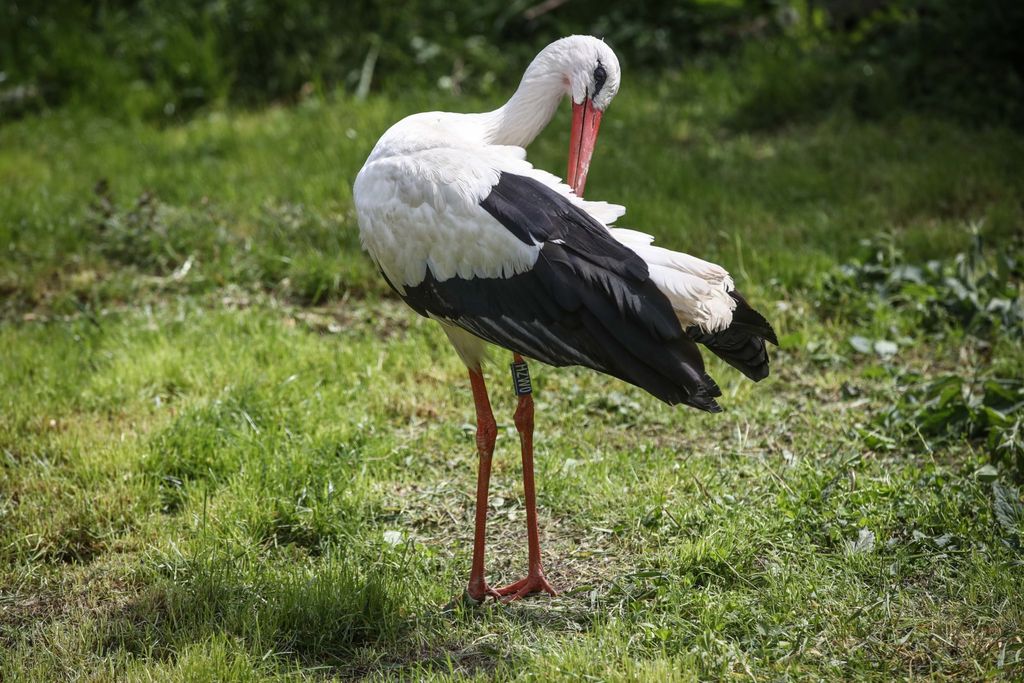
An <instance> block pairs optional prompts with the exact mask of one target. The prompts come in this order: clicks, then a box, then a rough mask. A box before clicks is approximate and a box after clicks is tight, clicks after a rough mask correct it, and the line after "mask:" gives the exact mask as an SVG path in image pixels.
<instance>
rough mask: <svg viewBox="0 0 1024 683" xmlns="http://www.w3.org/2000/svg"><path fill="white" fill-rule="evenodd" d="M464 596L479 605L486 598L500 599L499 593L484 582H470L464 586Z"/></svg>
mask: <svg viewBox="0 0 1024 683" xmlns="http://www.w3.org/2000/svg"><path fill="white" fill-rule="evenodd" d="M465 597H466V599H467V600H468V601H469V602H471V603H472V604H474V605H479V604H481V603H482V602H483V601H484V600H486V599H487V598H494V599H495V600H498V599H500V598H501V593H499V592H498V591H496V590H494V589H493V588H491V587H490V586H489V585H487V583H486V582H481V583H470V584H469V586H467V587H466V593H465Z"/></svg>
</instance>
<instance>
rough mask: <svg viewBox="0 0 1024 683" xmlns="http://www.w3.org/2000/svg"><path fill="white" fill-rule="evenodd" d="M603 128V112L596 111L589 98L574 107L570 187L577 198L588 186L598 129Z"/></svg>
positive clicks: (570, 155)
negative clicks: (588, 175) (584, 187)
mask: <svg viewBox="0 0 1024 683" xmlns="http://www.w3.org/2000/svg"><path fill="white" fill-rule="evenodd" d="M600 127H601V112H600V111H598V110H597V109H594V101H593V100H591V99H590V98H589V97H588V98H587V99H586V100H584V101H583V102H581V103H580V104H576V103H575V102H573V105H572V134H571V135H570V136H569V186H570V187H572V189H573V192H575V193H576V196H577V197H582V196H583V186H584V185H586V184H587V172H588V171H589V170H590V157H591V156H593V155H594V145H595V144H597V129H598V128H600Z"/></svg>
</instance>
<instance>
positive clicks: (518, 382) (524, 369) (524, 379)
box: [509, 360, 533, 396]
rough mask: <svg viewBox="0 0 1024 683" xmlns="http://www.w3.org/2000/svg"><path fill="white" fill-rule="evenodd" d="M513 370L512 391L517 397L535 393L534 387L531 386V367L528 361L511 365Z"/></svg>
mask: <svg viewBox="0 0 1024 683" xmlns="http://www.w3.org/2000/svg"><path fill="white" fill-rule="evenodd" d="M509 367H510V368H512V389H513V390H514V391H515V392H516V396H525V395H527V394H532V393H533V386H532V385H531V384H530V366H528V365H527V364H526V361H523V360H520V361H516V362H514V363H511V364H510V365H509Z"/></svg>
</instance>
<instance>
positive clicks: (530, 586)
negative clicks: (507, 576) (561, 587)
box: [498, 571, 558, 603]
mask: <svg viewBox="0 0 1024 683" xmlns="http://www.w3.org/2000/svg"><path fill="white" fill-rule="evenodd" d="M541 592H544V593H547V594H548V595H551V596H555V595H558V591H556V590H555V589H554V588H552V587H551V584H550V583H548V580H547V579H545V578H544V574H543V572H539V571H538V572H536V573H530V574H527V575H526V578H525V579H519V580H518V581H516V582H515V583H510V584H509V585H507V586H504V587H502V588H499V589H498V594H499V595H500V596H501V601H502V602H504V603H509V602H513V601H515V600H519V599H521V598H525V597H526V596H528V595H533V594H534V593H541Z"/></svg>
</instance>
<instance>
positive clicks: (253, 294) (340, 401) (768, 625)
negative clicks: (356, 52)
mask: <svg viewBox="0 0 1024 683" xmlns="http://www.w3.org/2000/svg"><path fill="white" fill-rule="evenodd" d="M739 87H740V86H739V85H737V84H736V83H735V82H734V81H732V80H730V79H729V77H728V74H726V73H722V72H715V71H710V72H702V71H699V70H696V69H693V70H690V71H687V72H684V73H683V74H679V75H670V76H667V77H666V78H665V79H663V80H661V81H660V82H658V83H655V82H648V83H642V82H641V83H637V84H635V85H627V88H626V90H624V92H623V93H622V95H621V97H620V99H619V100H618V101H616V103H615V104H614V105H613V108H612V109H611V111H610V112H609V114H608V116H607V117H606V123H605V126H604V128H603V133H602V139H601V142H600V143H599V148H598V152H597V159H596V161H595V165H594V172H593V174H592V177H591V183H590V185H589V187H588V190H589V192H591V193H592V196H594V197H601V198H607V199H609V200H613V201H620V202H622V203H624V204H626V205H627V206H628V207H629V209H630V211H629V214H628V215H627V220H625V221H623V224H624V225H628V226H635V227H638V228H640V229H644V230H648V231H651V232H655V233H657V234H658V235H659V241H660V243H662V244H665V245H667V246H670V247H674V248H678V249H684V250H689V251H692V252H694V253H697V254H699V255H701V256H704V257H706V258H710V259H713V260H717V261H719V262H721V263H723V264H724V265H726V266H727V267H729V268H730V270H732V271H733V272H734V274H736V276H737V279H738V280H739V282H740V285H741V287H742V288H743V289H744V290H745V291H746V292H747V293H748V295H749V297H750V298H751V299H752V300H753V301H754V302H756V304H757V305H758V307H759V308H760V309H762V310H763V311H764V312H765V313H766V314H768V316H769V317H770V318H771V319H772V320H773V321H774V322H775V323H776V328H777V329H778V330H779V332H780V336H781V338H782V342H783V344H782V348H781V349H780V350H778V351H777V352H776V353H775V357H774V364H773V377H772V378H771V379H769V380H768V381H766V382H764V383H762V384H759V385H752V384H750V383H748V382H745V381H741V380H740V379H739V378H738V377H737V375H736V373H735V372H732V371H731V370H729V369H728V368H726V367H725V366H724V365H723V364H721V363H718V362H714V363H712V368H711V369H712V374H714V375H715V376H716V377H717V378H718V379H719V380H720V383H721V385H722V388H723V391H724V393H725V395H724V397H723V400H722V403H723V404H724V405H725V406H726V408H727V412H726V413H725V414H723V415H716V416H711V415H704V414H698V413H696V412H695V411H686V410H679V409H671V408H668V407H666V406H662V405H660V404H658V403H657V402H656V401H655V400H653V399H652V398H650V397H648V396H646V395H644V394H642V393H641V392H639V391H638V390H635V389H632V388H630V387H627V386H626V385H623V384H621V383H619V382H617V381H614V380H611V379H608V378H604V377H599V376H596V375H594V374H593V373H589V372H584V371H577V370H571V369H569V370H566V369H563V370H553V369H549V368H543V367H535V368H534V375H535V379H536V385H537V394H536V396H537V401H538V439H537V441H538V445H537V451H538V452H537V461H538V464H537V467H538V473H537V474H538V481H539V492H538V494H539V505H540V517H541V524H542V542H543V548H544V552H545V560H546V565H547V568H548V574H549V578H550V579H551V580H552V581H553V582H554V583H555V584H556V585H557V586H559V587H561V588H562V589H564V590H565V593H564V595H563V596H562V597H559V598H557V599H547V598H538V599H533V600H529V601H526V602H523V603H522V604H517V605H512V606H508V607H505V606H497V605H488V606H485V607H483V608H480V609H464V608H458V609H455V610H454V611H446V610H445V609H444V606H445V605H446V604H447V603H448V602H449V600H450V599H451V598H452V597H453V596H456V595H458V594H459V593H460V591H461V590H462V587H463V585H464V583H465V580H466V577H467V575H468V568H469V551H470V548H469V544H470V540H471V532H472V528H471V520H472V494H473V485H474V482H475V454H474V445H473V444H474V441H473V428H472V422H473V416H472V404H471V400H470V396H469V389H468V383H467V382H466V381H465V377H464V375H465V371H464V368H462V367H461V365H460V364H459V361H458V360H457V358H456V356H455V355H454V353H453V352H452V351H451V350H450V349H449V348H448V345H447V342H446V341H445V340H444V337H443V335H442V334H441V333H440V331H439V330H438V329H437V328H436V326H435V325H433V323H431V322H429V321H426V320H423V319H420V318H417V317H416V316H415V315H414V314H413V313H412V312H411V311H409V310H407V309H406V308H405V307H404V306H403V305H402V304H401V303H400V302H397V301H395V300H394V299H392V298H390V297H389V296H388V295H387V294H386V293H385V288H384V287H383V286H382V283H381V282H380V281H379V280H378V278H377V277H376V276H375V274H374V273H373V271H372V268H371V267H370V265H369V263H368V261H367V260H366V258H365V257H364V256H363V255H361V254H360V253H359V251H358V238H357V234H356V227H355V220H354V216H353V212H352V207H351V189H350V187H351V182H352V179H353V177H354V175H355V173H356V171H357V170H358V168H359V167H360V165H361V164H362V161H363V159H364V158H365V155H366V154H367V153H368V151H369V149H370V147H371V146H372V144H373V142H374V141H375V139H376V137H377V136H378V135H379V134H380V133H381V132H382V131H383V130H384V129H385V128H386V127H387V125H389V124H390V123H391V122H392V121H394V120H395V119H397V118H399V117H400V116H402V115H404V114H406V113H409V112H412V111H418V110H422V109H426V108H431V107H437V108H457V109H463V110H470V109H474V108H482V107H484V106H491V105H493V104H494V103H493V102H488V103H483V102H476V101H470V102H466V101H460V100H452V99H444V98H437V97H434V96H427V95H412V96H410V97H408V98H403V99H402V100H392V99H386V98H376V99H373V98H371V99H370V100H368V101H366V102H363V103H359V102H354V101H351V100H348V99H339V100H328V101H320V100H313V101H310V102H308V103H306V104H305V105H302V106H300V107H298V108H295V109H268V110H265V111H259V112H229V113H214V114H210V115H209V116H206V117H203V118H198V119H195V120H193V121H191V122H189V123H186V124H182V125H180V126H174V127H167V128H156V127H149V126H143V125H126V124H115V123H111V122H109V121H104V120H99V119H94V118H88V117H84V116H81V115H76V114H75V113H73V112H56V113H52V114H49V115H46V116H41V117H38V118H33V119H26V120H24V121H21V122H18V123H15V124H11V125H7V126H5V127H4V128H2V129H0V181H2V182H0V246H2V247H3V248H2V249H0V291H2V292H3V296H4V298H3V304H2V316H3V318H2V320H0V348H2V349H4V351H3V356H2V359H3V362H2V363H0V388H2V392H0V678H2V679H4V680H40V681H44V680H45V681H49V680H55V679H71V678H76V679H77V678H85V679H87V680H154V679H155V680H182V679H189V680H264V679H268V678H281V679H291V680H322V679H325V678H326V679H332V678H337V679H346V678H352V677H368V678H370V679H374V680H376V679H403V678H404V679H411V678H418V677H424V678H434V679H438V680H462V679H466V678H473V677H477V678H481V679H490V678H497V679H511V678H519V679H526V680H557V679H566V680H568V679H572V680H576V679H579V678H584V677H591V678H594V679H599V680H636V679H645V680H670V679H682V680H691V679H694V680H695V679H701V680H704V679H714V678H754V679H758V680H761V679H764V680H767V679H777V678H783V677H794V678H795V677H800V678H817V679H828V680H834V679H837V678H858V679H875V680H892V679H894V678H919V677H934V678H940V679H942V678H947V679H949V678H971V679H978V678H1005V679H1014V678H1018V677H1019V676H1020V675H1021V674H1022V672H1024V643H1022V641H1021V634H1022V633H1024V599H1022V598H1021V597H1020V596H1021V595H1022V594H1024V571H1022V570H1024V566H1022V555H1021V550H1020V548H1021V535H1020V534H1019V533H1018V534H1017V535H1016V536H1015V535H1014V531H1013V528H1012V520H1010V522H1006V520H1004V519H1002V518H1000V517H999V516H998V515H997V514H996V512H997V510H996V508H994V503H995V499H996V497H997V496H996V492H997V490H998V491H1002V492H1004V493H1005V492H1007V491H1009V492H1012V495H1014V496H1016V495H1017V494H1016V490H1015V489H1014V488H1013V485H1012V471H1011V470H1010V469H1008V468H1007V466H1006V464H1005V463H1002V464H999V467H1000V468H1001V469H1000V470H999V473H998V474H997V475H996V476H997V481H996V482H995V484H993V483H991V482H990V481H989V479H990V478H991V475H990V474H987V473H986V474H984V475H983V476H979V475H977V474H976V470H978V468H979V467H980V466H982V465H983V464H985V463H987V462H988V455H987V452H986V451H985V448H984V445H983V443H982V442H979V441H978V440H976V439H970V438H967V437H955V438H951V439H945V440H941V441H939V440H934V441H932V440H925V439H924V438H923V437H922V438H921V439H918V440H914V439H910V440H905V439H897V438H896V436H895V435H892V438H890V439H889V440H888V441H885V440H881V441H880V440H879V439H878V438H877V431H878V429H879V427H878V425H879V418H880V416H882V415H884V414H885V413H886V411H887V410H889V409H890V407H891V406H892V405H893V404H894V403H895V402H896V401H898V400H899V397H900V395H901V394H902V393H903V392H904V390H905V385H906V379H905V377H906V376H907V375H908V373H917V374H920V375H921V376H924V377H931V376H938V375H941V374H943V373H971V374H973V375H978V374H984V373H989V372H997V373H1001V374H1002V376H1006V377H1014V376H1019V373H1020V372H1021V370H1022V368H1024V355H1022V350H1021V341H1020V336H1019V334H1015V333H1014V330H1012V329H1009V330H1004V329H1000V328H997V329H996V330H994V331H993V332H991V333H990V334H989V335H987V336H986V337H985V338H984V339H978V338H976V337H974V336H971V335H967V334H965V333H964V332H963V331H962V330H960V329H958V328H957V327H956V326H955V325H949V324H946V325H944V326H943V327H941V329H939V330H938V331H936V330H935V329H933V328H927V327H923V326H921V325H920V322H921V318H920V316H919V315H917V314H916V313H914V311H908V310H905V309H903V308H894V307H893V306H890V305H889V304H888V303H886V302H884V301H882V300H880V299H877V300H872V299H870V296H867V295H863V294H859V295H858V296H856V297H851V298H850V299H849V300H843V299H840V300H838V304H837V300H836V299H835V298H834V297H833V298H828V297H826V296H825V295H824V294H823V292H824V291H826V290H824V289H823V288H822V286H821V284H820V283H821V282H822V281H823V280H825V279H826V276H827V274H828V273H832V272H834V270H835V268H836V266H837V265H838V264H839V263H841V262H843V261H845V260H847V259H849V258H851V257H853V256H854V255H857V254H859V253H861V251H862V250H863V247H862V246H861V245H860V242H861V240H863V239H866V238H875V237H876V236H877V235H879V234H884V235H887V236H888V239H889V240H891V241H892V243H894V244H896V245H898V246H899V248H900V249H902V251H903V252H904V254H905V258H906V259H907V260H908V261H910V262H913V263H919V262H923V261H925V260H927V259H930V258H939V259H949V258H951V257H952V255H953V254H954V253H956V252H958V251H961V250H965V249H967V248H968V246H969V245H970V242H971V239H972V237H971V236H972V227H971V226H975V227H977V226H979V225H980V226H981V228H980V229H981V232H982V234H983V235H984V237H985V239H986V240H988V242H989V243H990V244H997V245H1000V246H1001V247H1004V248H1005V245H1006V244H1008V242H1009V241H1010V238H1011V237H1013V236H1014V235H1019V234H1020V232H1021V226H1022V223H1024V207H1022V205H1021V201H1020V198H1021V197H1022V196H1024V174H1022V173H1021V171H1020V165H1019V159H1020V158H1021V157H1022V154H1024V138H1022V137H1021V136H1020V135H1019V134H1015V133H1012V132H1009V131H1006V130H998V129H993V130H981V131H979V130H967V129H963V128H959V127H956V126H953V125H951V124H948V123H942V122H939V121H935V120H931V119H929V118H926V117H920V116H899V117H894V118H893V119H891V120H887V121H884V122H876V123H861V122H857V121H856V120H854V119H852V118H850V117H848V116H846V115H844V114H842V113H836V114H834V115H832V116H829V117H827V118H826V119H824V120H821V121H818V122H816V123H808V124H804V125H801V126H794V127H790V128H786V129H781V130H777V131H774V132H760V133H747V132H743V131H741V130H738V129H737V128H735V127H734V125H733V123H732V121H733V117H734V115H735V113H736V111H737V107H738V106H739V102H740V97H739V93H738V92H737V89H738V88H739ZM565 117H566V112H562V113H561V114H560V118H559V119H558V120H557V121H556V123H555V125H554V126H553V128H552V129H551V130H549V131H548V132H547V133H545V135H544V137H543V138H542V139H541V140H540V141H538V143H537V145H536V148H535V149H533V150H531V155H532V158H533V159H534V160H535V163H537V164H538V165H541V166H544V167H546V168H551V169H553V170H556V171H557V170H560V167H561V163H562V162H563V157H564V148H565V146H566V144H567V141H566V139H565V135H564V130H563V129H564V128H566V127H567V125H566V124H567V121H566V120H565ZM101 180H103V181H104V182H103V183H100V181H101ZM97 190H99V191H97ZM1017 291H1018V293H1019V285H1018V290H1017ZM866 297H867V300H868V303H869V304H870V303H872V301H873V302H874V304H875V305H867V304H866V303H865V298H866ZM844 302H847V303H844ZM848 302H856V304H857V307H856V308H855V309H851V308H849V307H848ZM854 335H861V336H865V337H867V338H870V339H894V340H896V341H897V342H898V348H899V350H898V352H897V353H896V354H895V355H892V356H890V355H888V354H882V355H879V354H875V353H870V352H869V353H858V352H856V351H855V350H854V348H853V347H852V346H851V344H850V341H849V339H850V338H851V337H852V336H854ZM496 360H497V364H496V365H494V366H493V367H491V368H489V369H488V374H489V376H490V380H491V381H490V384H491V390H492V394H493V400H494V403H495V410H496V415H497V417H498V420H499V440H498V455H497V458H496V465H495V473H494V477H493V484H492V500H493V503H494V505H493V510H492V514H491V521H490V527H489V543H490V545H489V548H488V561H487V564H488V570H489V574H490V577H491V580H492V582H493V583H495V584H497V583H499V582H500V581H502V580H505V581H508V580H513V579H515V578H518V576H519V575H520V574H521V573H522V572H523V570H524V569H525V554H526V553H525V533H524V528H523V527H524V512H523V503H522V498H521V485H520V480H519V471H518V460H519V458H518V445H517V443H518V442H517V438H516V436H515V432H514V427H513V425H512V421H511V415H512V410H513V397H512V396H511V395H510V394H511V392H510V391H508V390H507V387H506V375H507V371H506V370H505V369H504V367H503V366H504V362H505V359H504V358H500V357H496ZM873 434H874V436H873ZM883 436H885V435H883ZM997 487H998V488H997ZM1011 502H1017V503H1019V500H1015V501H1011ZM388 532H399V533H400V534H401V539H402V540H401V542H400V543H398V544H394V543H392V542H388V541H389V540H390V541H393V539H394V534H388V535H387V536H385V534H387V533H388Z"/></svg>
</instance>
